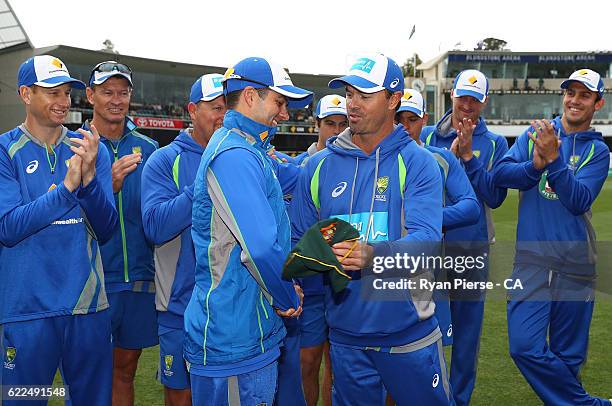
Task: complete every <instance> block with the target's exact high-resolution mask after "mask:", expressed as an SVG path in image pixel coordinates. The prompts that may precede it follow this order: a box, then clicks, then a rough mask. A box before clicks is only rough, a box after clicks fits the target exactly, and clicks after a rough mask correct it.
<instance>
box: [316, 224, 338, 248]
mask: <svg viewBox="0 0 612 406" xmlns="http://www.w3.org/2000/svg"><path fill="white" fill-rule="evenodd" d="M336 224H338V223H336V222H333V223H331V224H330V225H328V226H326V227H323V228H321V229H320V230H319V231H320V232H321V235H322V236H323V239H324V240H325V242H326V243H327V244H330V243H331V241H332V238H334V234H336Z"/></svg>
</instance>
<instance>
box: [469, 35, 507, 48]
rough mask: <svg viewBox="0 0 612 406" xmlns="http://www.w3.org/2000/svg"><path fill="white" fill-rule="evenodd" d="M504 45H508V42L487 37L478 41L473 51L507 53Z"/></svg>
mask: <svg viewBox="0 0 612 406" xmlns="http://www.w3.org/2000/svg"><path fill="white" fill-rule="evenodd" d="M506 45H508V41H504V40H503V39H499V38H493V37H489V38H485V39H483V40H482V41H479V42H478V44H476V48H474V51H507V50H508V49H506Z"/></svg>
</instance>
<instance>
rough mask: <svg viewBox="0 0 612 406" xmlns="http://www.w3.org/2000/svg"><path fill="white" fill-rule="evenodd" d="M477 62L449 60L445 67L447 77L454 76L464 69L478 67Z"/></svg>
mask: <svg viewBox="0 0 612 406" xmlns="http://www.w3.org/2000/svg"><path fill="white" fill-rule="evenodd" d="M478 67H479V64H478V62H450V63H449V64H448V68H447V75H446V77H447V78H454V77H456V76H457V75H458V74H459V73H460V72H461V71H464V70H466V69H478Z"/></svg>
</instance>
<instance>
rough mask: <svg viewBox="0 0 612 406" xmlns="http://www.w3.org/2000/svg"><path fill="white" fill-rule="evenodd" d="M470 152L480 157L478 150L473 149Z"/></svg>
mask: <svg viewBox="0 0 612 406" xmlns="http://www.w3.org/2000/svg"><path fill="white" fill-rule="evenodd" d="M472 153H473V154H474V156H475V157H476V158H480V150H478V149H475V150H474V151H472Z"/></svg>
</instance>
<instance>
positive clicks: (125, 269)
mask: <svg viewBox="0 0 612 406" xmlns="http://www.w3.org/2000/svg"><path fill="white" fill-rule="evenodd" d="M109 143H110V146H111V148H112V150H113V155H114V157H115V159H114V162H117V158H119V144H120V143H121V140H119V143H117V148H115V146H114V145H113V143H112V142H111V141H109ZM124 181H125V179H124ZM122 190H123V186H122V187H121V189H120V190H119V192H118V200H119V225H120V226H121V247H122V249H123V280H124V281H125V282H129V281H130V276H129V275H128V256H127V243H126V240H125V238H126V237H125V223H124V220H123V194H122V193H121V192H122Z"/></svg>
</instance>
